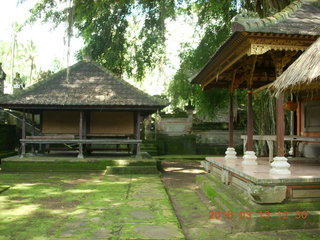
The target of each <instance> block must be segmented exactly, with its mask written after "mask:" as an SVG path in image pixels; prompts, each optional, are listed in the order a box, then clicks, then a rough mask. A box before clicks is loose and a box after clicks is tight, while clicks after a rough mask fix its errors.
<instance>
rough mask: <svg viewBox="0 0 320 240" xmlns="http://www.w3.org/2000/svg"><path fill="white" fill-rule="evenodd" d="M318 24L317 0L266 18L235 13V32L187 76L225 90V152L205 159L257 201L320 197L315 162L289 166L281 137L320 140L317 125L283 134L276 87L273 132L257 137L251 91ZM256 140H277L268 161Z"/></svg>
mask: <svg viewBox="0 0 320 240" xmlns="http://www.w3.org/2000/svg"><path fill="white" fill-rule="evenodd" d="M319 26H320V9H319V8H318V5H316V1H295V2H293V3H292V4H290V5H289V6H288V7H286V8H285V9H284V10H282V11H281V12H279V13H277V14H275V15H274V16H272V17H267V18H264V19H246V18H241V17H238V18H236V20H235V22H234V23H233V25H232V28H233V34H232V35H231V36H230V38H229V39H227V41H226V42H225V43H224V44H223V45H222V46H221V47H220V48H219V49H218V51H217V52H216V53H215V54H214V55H213V56H212V58H211V59H210V60H209V62H208V63H207V64H206V65H205V66H204V68H203V69H202V70H201V71H200V72H199V73H198V74H197V75H196V76H194V77H193V78H192V80H191V83H193V84H200V85H201V86H202V88H203V89H204V90H208V89H211V88H228V89H229V93H230V104H229V106H230V109H231V111H230V113H229V147H228V149H227V151H226V156H225V157H220V158H214V157H207V159H206V161H205V162H204V163H203V164H204V166H205V168H206V169H207V171H208V172H211V173H212V174H215V175H218V176H220V177H221V180H222V182H223V183H225V184H228V185H233V186H235V187H237V188H239V189H241V190H243V191H246V192H248V193H249V195H250V196H251V198H252V199H253V200H254V201H256V202H259V203H280V202H283V201H285V200H301V199H315V198H320V165H319V161H316V162H312V163H310V162H307V161H304V162H301V161H298V162H296V160H292V161H293V163H292V166H291V167H290V164H289V163H288V159H287V158H286V157H285V149H284V140H291V141H300V142H301V141H302V142H307V141H315V142H320V129H313V133H312V134H309V135H302V136H301V134H300V133H299V132H298V134H297V135H294V136H293V135H290V136H285V135H284V129H285V128H284V109H283V93H282V92H280V93H279V94H278V95H277V113H276V136H255V135H254V134H253V119H254V116H253V109H252V101H253V93H254V91H259V90H261V89H267V88H268V87H269V86H270V84H271V83H272V82H274V81H275V80H276V78H278V77H279V76H280V75H281V74H282V73H283V71H284V70H286V69H287V68H288V66H290V65H291V64H292V63H293V62H294V61H296V60H297V58H298V57H299V56H300V55H301V53H302V52H303V51H305V50H306V49H307V48H308V47H309V46H310V45H311V44H312V43H314V42H315V41H316V40H317V38H318V37H319V35H320V28H319ZM284 81H285V80H284ZM240 88H244V89H247V92H248V104H247V134H246V136H245V137H244V138H245V139H246V151H245V152H244V156H243V158H239V157H237V156H236V154H237V153H236V152H235V149H234V141H233V111H232V109H233V94H234V91H235V90H236V89H240ZM314 97H315V96H314ZM313 99H314V98H313ZM317 111H319V110H317ZM299 112H301V111H299ZM305 113H307V112H305ZM311 113H312V111H311V112H310V111H309V114H311ZM303 114H304V113H303ZM312 116H313V117H312V122H318V123H319V120H320V116H319V115H318V116H317V115H316V114H313V115H312ZM298 117H299V116H298ZM303 117H304V118H306V116H303ZM300 118H301V116H300ZM299 124H300V125H299ZM299 126H300V127H299ZM299 128H301V122H300V123H298V131H299V130H301V129H299ZM254 140H266V141H269V146H270V148H272V145H273V144H272V142H274V141H275V142H276V156H275V157H274V158H273V156H271V161H272V163H271V164H269V162H268V161H267V159H268V158H257V156H256V154H255V152H254V148H253V146H254V144H253V141H254ZM318 157H319V156H318ZM316 160H319V159H316ZM268 193H269V194H268Z"/></svg>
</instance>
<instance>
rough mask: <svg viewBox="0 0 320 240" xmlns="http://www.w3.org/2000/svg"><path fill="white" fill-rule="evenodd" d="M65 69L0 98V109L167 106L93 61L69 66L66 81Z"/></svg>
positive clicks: (146, 108)
mask: <svg viewBox="0 0 320 240" xmlns="http://www.w3.org/2000/svg"><path fill="white" fill-rule="evenodd" d="M66 73H67V70H66V69H64V70H62V71H60V72H58V73H56V74H54V75H52V76H51V77H49V78H48V79H46V80H43V81H41V82H39V83H37V84H34V85H33V86H31V87H29V88H27V89H25V90H22V91H21V92H20V93H18V94H16V95H13V96H6V97H4V98H1V99H0V106H2V107H7V108H12V109H17V108H25V109H39V108H43V109H46V108H58V109H59V108H64V109H67V108H73V109H74V108H88V109H93V108H95V109H100V110H103V109H118V110H121V109H123V110H125V109H139V110H151V111H155V110H157V109H161V108H164V107H165V106H166V105H167V104H168V103H167V102H166V101H164V100H162V99H159V98H156V97H153V96H150V95H148V94H146V93H144V92H142V91H140V90H139V89H137V88H135V87H133V86H132V85H130V84H129V83H127V82H126V81H124V80H122V79H119V78H117V77H115V76H114V75H112V74H111V73H109V72H108V71H106V70H105V69H104V68H102V67H101V66H99V65H98V64H96V63H93V62H85V61H81V62H78V63H76V64H75V65H73V66H71V67H70V77H69V82H67V81H66Z"/></svg>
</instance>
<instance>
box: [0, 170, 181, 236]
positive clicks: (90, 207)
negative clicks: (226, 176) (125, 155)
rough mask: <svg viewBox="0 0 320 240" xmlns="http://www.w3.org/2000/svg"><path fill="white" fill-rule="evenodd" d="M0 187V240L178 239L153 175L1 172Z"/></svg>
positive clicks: (165, 199)
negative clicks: (0, 186)
mask: <svg viewBox="0 0 320 240" xmlns="http://www.w3.org/2000/svg"><path fill="white" fill-rule="evenodd" d="M0 185H2V186H3V187H2V188H0V189H1V190H2V192H1V193H0V240H4V239H18V240H19V239H21V240H25V239H28V240H29V239H30V240H31V239H34V240H43V239H184V236H183V233H182V231H181V229H180V227H179V223H178V220H177V218H176V215H175V213H174V211H173V209H172V206H171V204H170V201H169V199H168V196H167V194H166V192H165V189H164V187H163V184H162V182H161V181H160V178H159V176H158V175H150V174H149V175H138V174H135V175H105V174H101V173H81V174H80V173H47V174H44V173H23V174H18V173H4V172H2V173H0ZM8 186H9V188H8Z"/></svg>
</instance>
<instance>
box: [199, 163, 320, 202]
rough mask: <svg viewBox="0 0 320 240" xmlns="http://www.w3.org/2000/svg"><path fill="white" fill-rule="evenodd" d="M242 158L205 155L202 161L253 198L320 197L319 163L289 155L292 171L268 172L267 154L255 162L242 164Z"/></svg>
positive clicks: (223, 178) (225, 182)
mask: <svg viewBox="0 0 320 240" xmlns="http://www.w3.org/2000/svg"><path fill="white" fill-rule="evenodd" d="M241 160H242V159H241V158H237V159H235V160H228V161H226V160H225V158H224V157H207V158H206V161H203V162H202V165H203V166H204V168H205V169H206V171H207V172H208V173H209V174H213V175H215V176H217V177H219V178H220V179H221V182H222V183H223V184H226V185H231V186H234V187H236V188H238V189H239V190H241V191H244V192H247V193H248V195H249V196H250V197H251V199H252V200H253V201H254V202H257V203H261V204H266V203H281V202H284V201H305V200H317V199H318V200H320V163H319V162H315V161H313V162H310V161H307V160H298V159H291V160H290V161H289V162H291V163H290V164H291V167H290V170H291V173H292V174H291V175H271V174H269V171H270V169H271V166H270V163H269V162H268V158H259V159H258V165H256V166H243V165H242V164H241Z"/></svg>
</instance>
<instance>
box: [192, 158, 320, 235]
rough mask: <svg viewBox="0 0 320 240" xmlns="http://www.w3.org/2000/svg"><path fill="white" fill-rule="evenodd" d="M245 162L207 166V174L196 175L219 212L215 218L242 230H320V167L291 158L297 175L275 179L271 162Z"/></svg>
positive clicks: (212, 162) (219, 161) (220, 160)
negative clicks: (253, 163)
mask: <svg viewBox="0 0 320 240" xmlns="http://www.w3.org/2000/svg"><path fill="white" fill-rule="evenodd" d="M241 161H242V159H241V158H238V159H235V160H233V161H230V160H229V161H226V160H225V159H224V157H207V158H206V161H203V162H202V165H203V166H204V168H205V169H206V171H207V174H205V175H200V176H197V185H198V186H199V187H200V189H201V190H202V191H203V192H204V193H205V194H206V195H207V197H208V198H209V199H210V200H211V201H212V202H213V203H214V205H215V206H216V207H217V208H216V209H215V210H214V211H213V212H212V214H213V215H214V216H215V217H216V218H217V217H219V218H225V219H230V224H232V226H233V227H234V228H235V229H238V230H241V231H270V230H283V229H303V228H320V164H319V163H317V162H313V161H312V162H310V161H306V160H305V159H304V161H303V160H301V159H292V160H291V163H290V164H291V167H290V170H291V172H292V174H291V175H290V176H288V175H283V176H281V175H278V176H275V175H270V174H269V170H270V168H271V167H270V164H269V162H268V158H259V159H258V165H256V166H245V167H244V166H242V164H241ZM302 215H303V216H302Z"/></svg>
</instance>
